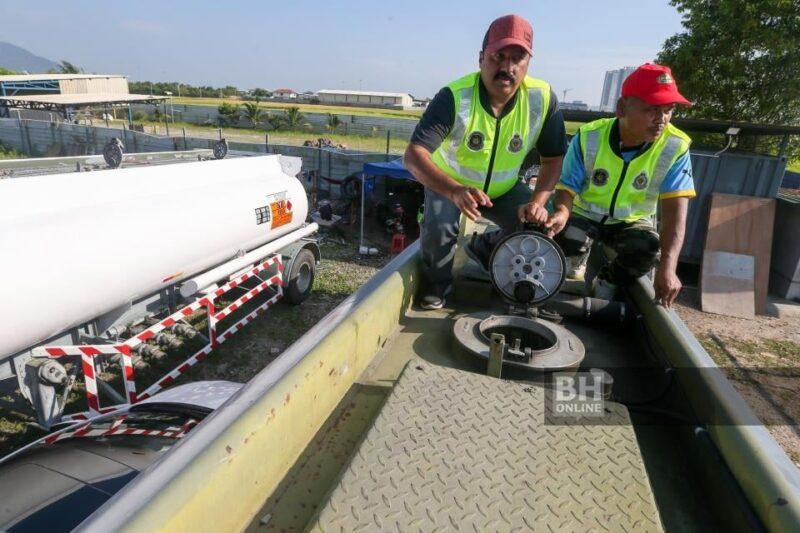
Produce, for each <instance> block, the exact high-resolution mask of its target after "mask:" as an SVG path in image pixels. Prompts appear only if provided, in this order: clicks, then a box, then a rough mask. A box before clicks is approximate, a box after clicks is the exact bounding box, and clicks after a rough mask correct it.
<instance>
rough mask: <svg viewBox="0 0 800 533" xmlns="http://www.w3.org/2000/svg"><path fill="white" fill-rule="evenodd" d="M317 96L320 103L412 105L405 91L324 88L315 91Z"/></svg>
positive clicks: (376, 105) (409, 96) (368, 105)
mask: <svg viewBox="0 0 800 533" xmlns="http://www.w3.org/2000/svg"><path fill="white" fill-rule="evenodd" d="M317 97H318V98H319V101H320V103H322V104H335V105H349V106H367V107H398V108H409V107H412V106H413V100H412V98H411V95H410V94H407V93H382V92H373V91H345V90H333V89H324V90H322V91H319V92H317Z"/></svg>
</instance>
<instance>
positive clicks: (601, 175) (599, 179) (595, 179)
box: [592, 168, 608, 187]
mask: <svg viewBox="0 0 800 533" xmlns="http://www.w3.org/2000/svg"><path fill="white" fill-rule="evenodd" d="M606 183H608V171H607V170H606V169H604V168H598V169H597V170H595V171H594V173H593V174H592V184H594V185H597V186H598V187H602V186H603V185H605V184H606Z"/></svg>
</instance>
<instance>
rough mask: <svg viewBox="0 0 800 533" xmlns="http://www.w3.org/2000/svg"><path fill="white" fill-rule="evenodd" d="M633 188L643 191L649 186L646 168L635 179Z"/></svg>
mask: <svg viewBox="0 0 800 533" xmlns="http://www.w3.org/2000/svg"><path fill="white" fill-rule="evenodd" d="M633 188H634V189H636V190H637V191H643V190H644V189H646V188H647V174H646V173H645V171H644V170H643V171H642V172H641V173H640V174H639V175H638V176H636V177H635V178H634V179H633Z"/></svg>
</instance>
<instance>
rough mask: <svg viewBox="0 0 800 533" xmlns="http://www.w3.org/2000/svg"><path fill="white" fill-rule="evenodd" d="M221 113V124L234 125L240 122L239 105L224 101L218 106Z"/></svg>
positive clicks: (218, 111)
mask: <svg viewBox="0 0 800 533" xmlns="http://www.w3.org/2000/svg"><path fill="white" fill-rule="evenodd" d="M217 113H219V124H220V126H229V125H234V124H236V123H237V122H239V106H238V105H236V104H229V103H227V102H226V103H224V104H220V105H219V107H217Z"/></svg>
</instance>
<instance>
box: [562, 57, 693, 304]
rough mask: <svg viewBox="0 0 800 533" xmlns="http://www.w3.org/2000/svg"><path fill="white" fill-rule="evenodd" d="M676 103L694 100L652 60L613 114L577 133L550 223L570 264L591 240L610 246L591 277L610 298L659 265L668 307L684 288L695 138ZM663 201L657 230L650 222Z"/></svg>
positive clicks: (630, 82)
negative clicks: (677, 115)
mask: <svg viewBox="0 0 800 533" xmlns="http://www.w3.org/2000/svg"><path fill="white" fill-rule="evenodd" d="M676 104H684V105H691V104H690V102H689V101H688V100H686V98H684V97H683V96H682V95H681V94H680V93H679V92H678V87H677V85H676V84H675V80H674V79H673V78H672V72H671V71H670V69H669V68H668V67H664V66H661V65H655V64H652V63H647V64H645V65H642V66H641V67H639V68H638V69H636V70H635V71H634V72H633V73H632V74H631V75H630V76H628V78H627V79H626V80H625V81H624V82H623V84H622V93H621V97H620V99H619V101H618V103H617V110H616V118H607V119H600V120H595V121H594V122H590V123H588V124H584V125H583V126H581V128H580V130H579V131H578V133H577V135H575V137H574V138H573V139H572V142H571V144H570V147H569V151H568V152H567V156H566V158H565V160H564V166H563V167H564V168H563V171H562V174H561V179H560V180H559V182H558V185H557V186H556V196H555V200H554V202H553V205H554V213H553V214H552V215H551V216H550V217H549V219H548V221H547V223H546V226H547V227H548V228H549V234H550V235H555V236H556V242H558V243H559V244H560V245H561V247H562V249H563V250H564V254H565V255H566V256H567V258H568V262H569V263H570V265H571V267H572V269H573V270H579V269H580V268H581V266H582V265H583V264H584V263H585V261H586V258H587V257H588V253H589V249H590V247H591V245H592V242H593V241H596V240H599V241H600V242H602V243H604V244H606V245H607V246H608V247H610V248H611V249H612V250H613V252H614V254H613V255H614V257H613V259H612V260H611V262H610V263H608V264H606V265H604V266H603V267H602V268H601V269H600V271H599V273H598V274H597V277H596V278H595V279H594V282H593V292H594V294H595V296H597V297H600V298H606V299H613V297H614V296H615V294H616V289H617V286H619V285H624V284H625V283H627V282H629V281H631V280H632V279H634V278H638V277H639V276H642V275H644V274H646V273H647V272H649V271H650V270H651V269H652V268H653V267H654V266H656V265H658V268H657V269H656V273H655V277H654V279H653V285H654V287H655V292H656V298H657V299H658V300H659V301H660V302H661V303H662V304H663V305H664V306H666V307H670V306H671V305H672V302H673V301H674V300H675V297H676V296H677V295H678V292H680V289H681V282H680V280H679V279H678V276H677V274H676V272H675V269H676V267H677V264H678V255H679V254H680V251H681V245H682V244H683V236H684V230H685V228H686V212H687V210H688V205H689V198H691V197H693V196H695V191H694V181H693V179H692V163H691V160H690V159H689V144H690V143H691V139H690V138H689V136H688V135H686V134H685V133H684V132H682V131H681V130H679V129H678V128H676V127H675V126H673V125H672V124H670V119H671V118H672V112H673V111H674V109H675V105H676ZM659 201H660V202H661V223H660V235H659V233H658V232H656V230H655V228H654V227H653V224H652V222H651V219H652V217H653V215H654V214H655V213H656V208H657V206H658V203H659ZM562 230H563V231H562ZM659 254H660V258H659Z"/></svg>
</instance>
